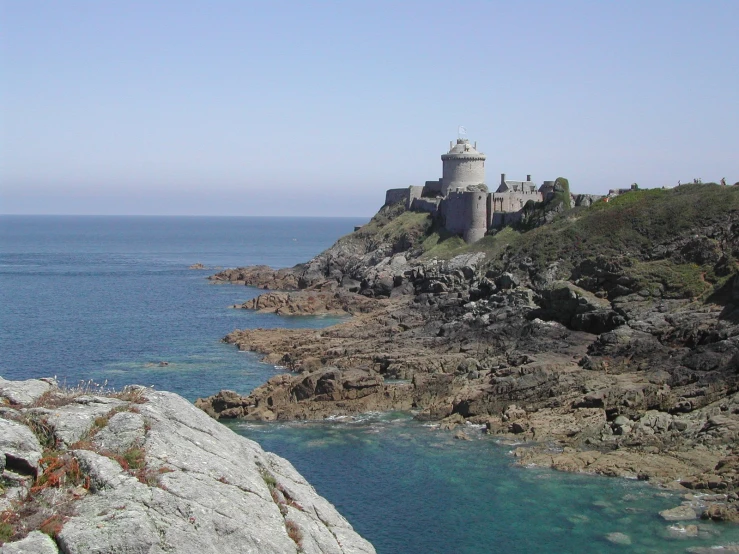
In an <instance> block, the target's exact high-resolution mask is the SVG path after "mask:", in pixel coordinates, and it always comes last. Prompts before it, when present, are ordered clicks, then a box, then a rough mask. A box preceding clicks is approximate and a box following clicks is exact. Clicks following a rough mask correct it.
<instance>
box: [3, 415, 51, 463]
mask: <svg viewBox="0 0 739 554" xmlns="http://www.w3.org/2000/svg"><path fill="white" fill-rule="evenodd" d="M42 452H43V449H42V448H41V444H40V443H39V441H38V439H37V438H36V435H34V434H33V432H32V431H31V429H29V428H28V427H26V426H25V425H23V424H21V423H18V422H17V421H11V420H8V419H3V418H0V473H1V472H2V470H4V469H5V467H6V465H7V466H9V467H8V469H12V470H13V471H16V472H18V473H22V474H31V475H35V473H36V471H37V469H38V462H39V460H40V459H41V456H42Z"/></svg>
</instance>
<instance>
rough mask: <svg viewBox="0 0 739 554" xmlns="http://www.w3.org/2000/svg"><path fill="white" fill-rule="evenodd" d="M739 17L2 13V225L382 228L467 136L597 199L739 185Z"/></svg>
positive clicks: (325, 5)
mask: <svg viewBox="0 0 739 554" xmlns="http://www.w3.org/2000/svg"><path fill="white" fill-rule="evenodd" d="M738 21H739V2H737V1H735V0H729V1H725V2H718V1H716V2H710V1H706V2H704V1H701V2H698V1H694V2H681V1H677V0H670V1H664V2H662V1H643V0H640V1H633V2H632V1H618V2H593V1H585V2H569V1H564V0H559V1H557V2H554V1H546V2H511V1H501V2H497V1H490V2H475V1H471V0H467V1H464V2H459V1H451V0H447V1H445V2H428V1H425V2H406V1H403V2H400V1H397V0H396V1H395V2H377V1H373V2H369V1H368V2H358V1H337V2H272V1H264V0H262V1H259V2H247V1H208V2H206V1H202V2H195V1H184V0H177V1H158V2H151V1H148V0H147V1H133V0H126V1H121V2H100V1H90V2H78V1H52V0H49V1H46V2H38V1H33V0H23V1H21V0H0V213H6V214H7V213H57V214H64V213H66V214H209V215H218V214H223V215H371V214H372V213H374V212H375V211H376V209H377V208H378V207H379V206H380V205H381V204H382V202H383V200H384V193H385V189H387V188H391V187H404V186H408V185H411V184H416V185H420V184H423V181H425V180H427V179H436V178H438V177H439V176H440V175H441V161H440V159H439V156H440V155H441V154H442V153H444V152H445V151H446V150H447V149H448V145H449V140H451V139H456V137H457V127H458V126H459V125H464V126H465V127H466V128H467V131H468V136H469V138H470V139H471V140H477V142H478V147H479V149H480V150H482V151H483V152H485V153H486V154H487V156H488V162H487V164H486V169H487V182H488V184H489V185H497V183H498V181H499V179H500V173H502V172H505V173H506V174H508V176H509V177H510V178H519V179H520V178H525V175H526V174H528V173H530V174H532V175H533V178H534V180H535V181H537V182H541V181H543V180H548V179H553V178H555V177H557V176H564V177H568V178H569V180H570V184H571V188H572V190H574V191H576V192H591V193H598V192H605V191H607V189H608V188H613V187H621V186H628V185H629V184H630V183H632V182H638V183H639V185H640V186H642V187H654V186H662V185H670V186H671V185H675V184H677V181H678V180H682V181H683V182H685V181H688V180H692V179H693V178H702V179H703V180H704V181H709V180H713V181H717V180H719V179H721V178H722V177H726V179H727V181H729V182H730V183H734V182H735V181H739V132H738V131H739V46H738V45H737V31H736V26H737V22H738Z"/></svg>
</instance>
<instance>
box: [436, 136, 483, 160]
mask: <svg viewBox="0 0 739 554" xmlns="http://www.w3.org/2000/svg"><path fill="white" fill-rule="evenodd" d="M486 157H487V156H485V154H483V153H482V152H478V151H477V150H475V147H474V146H472V145H471V144H470V141H469V140H467V139H461V138H460V139H457V144H454V145H453V146H452V147H451V148H450V149H449V152H447V153H446V154H442V156H441V159H442V160H448V159H457V158H474V159H477V160H484V159H485V158H486Z"/></svg>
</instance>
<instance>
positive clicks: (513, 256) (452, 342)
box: [198, 185, 739, 520]
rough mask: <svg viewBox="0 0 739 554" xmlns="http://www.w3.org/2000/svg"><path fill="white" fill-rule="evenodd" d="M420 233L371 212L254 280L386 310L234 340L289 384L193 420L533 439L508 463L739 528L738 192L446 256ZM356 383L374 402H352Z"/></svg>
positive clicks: (691, 192)
mask: <svg viewBox="0 0 739 554" xmlns="http://www.w3.org/2000/svg"><path fill="white" fill-rule="evenodd" d="M393 210H395V211H393ZM420 216H421V214H408V213H402V210H400V209H399V208H398V206H394V207H392V208H383V210H381V211H380V213H378V215H377V216H376V217H375V218H373V221H372V222H370V224H368V225H365V226H364V227H362V228H361V229H360V231H357V232H355V233H353V234H351V235H348V236H347V237H343V238H342V239H340V240H339V241H338V242H337V243H336V244H335V245H334V246H333V247H331V248H330V249H328V250H326V251H325V252H323V253H321V254H319V255H318V256H316V257H315V258H314V259H313V260H311V261H310V262H308V263H306V264H303V265H300V266H296V267H295V268H292V269H290V270H280V271H279V272H274V277H273V278H271V277H269V276H268V275H266V274H265V273H264V271H263V270H259V271H257V273H258V274H259V275H260V278H259V282H260V283H265V284H268V283H277V282H284V281H286V280H287V279H286V275H287V274H290V273H291V274H292V275H293V281H292V282H294V283H296V286H297V287H298V288H301V289H309V288H310V287H311V286H316V284H317V283H325V282H328V283H331V286H332V287H333V288H334V290H342V289H343V290H344V291H346V293H357V294H359V295H362V296H366V297H369V298H374V299H378V298H380V299H382V301H381V303H379V304H377V305H376V306H375V307H374V309H372V308H371V309H370V310H369V311H366V312H363V311H361V310H357V311H356V312H355V315H354V317H353V318H352V319H351V320H349V321H346V322H343V323H341V324H339V325H335V326H333V327H329V328H327V329H323V330H307V329H290V330H288V329H251V330H242V331H234V332H232V333H230V334H229V335H228V336H226V337H225V339H224V340H225V341H226V342H228V343H232V344H235V345H237V346H238V347H239V348H241V349H244V350H252V351H256V352H259V353H261V354H262V355H263V356H264V360H265V361H266V362H268V363H273V364H277V365H282V366H284V367H286V368H287V369H289V370H290V371H293V372H296V373H298V375H287V376H278V377H275V378H273V379H271V380H270V382H269V383H267V384H266V385H264V386H262V387H260V388H258V389H256V390H255V391H253V392H252V393H251V394H249V395H246V396H240V395H238V394H236V393H233V392H229V393H222V394H221V395H215V396H214V397H211V398H208V399H202V400H200V401H199V402H198V405H199V406H201V407H202V408H203V409H205V410H206V411H208V413H210V414H212V415H214V416H215V417H247V418H253V419H290V418H305V417H316V418H317V417H324V416H328V415H336V414H347V413H354V412H355V411H357V410H362V409H372V410H383V409H406V408H407V407H408V406H409V405H410V406H411V408H412V409H414V410H416V411H417V417H419V418H430V419H438V420H442V419H443V421H445V422H446V421H452V420H451V419H449V418H450V417H452V418H454V417H462V418H464V419H466V420H467V421H470V422H473V423H480V424H485V425H486V428H487V430H488V432H489V433H491V434H494V435H499V436H501V437H506V436H510V437H511V438H515V439H516V440H520V439H525V440H526V441H530V444H531V445H532V446H529V447H527V448H524V449H521V450H518V451H517V452H516V456H517V459H518V460H519V462H520V463H522V464H530V463H534V464H544V465H548V466H551V467H555V468H557V469H563V470H568V471H587V472H593V473H600V474H605V475H614V476H624V477H632V478H640V479H647V480H650V481H652V482H655V483H662V484H665V485H670V486H672V484H674V483H675V482H677V483H678V485H677V486H679V487H682V488H683V489H685V490H698V491H701V493H709V494H710V495H716V503H715V507H713V508H711V507H710V505H706V506H703V508H701V510H700V513H702V514H703V516H704V517H710V518H712V519H730V520H735V519H739V516H737V513H738V510H737V509H738V508H739V503H737V502H736V499H737V494H739V481H738V480H737V475H738V473H737V472H738V471H739V464H738V463H737V460H738V459H739V451H737V450H736V444H737V440H738V439H739V434H738V433H739V396H738V395H739V265H738V264H737V261H736V260H738V259H739V191H738V190H736V189H729V188H726V187H718V186H713V185H706V186H701V185H698V186H692V185H691V186H687V187H680V188H678V189H675V190H666V191H663V190H653V191H632V192H629V193H627V194H625V195H623V196H620V197H618V198H615V199H613V200H612V201H611V202H609V203H607V204H606V203H597V204H594V205H593V206H592V207H579V208H575V209H572V210H569V211H563V212H562V213H560V214H555V215H554V216H553V217H552V218H551V221H549V222H548V223H546V224H542V225H541V226H540V227H535V228H531V227H527V226H525V225H522V227H521V229H519V230H518V231H516V230H512V229H504V230H502V231H501V232H499V233H497V234H495V235H494V236H490V237H485V238H484V239H482V240H480V241H479V242H477V243H475V245H473V246H466V247H459V250H455V249H457V246H454V244H456V243H453V241H452V242H450V243H448V244H450V245H451V246H450V247H448V249H445V248H443V247H439V244H440V242H443V241H442V237H441V236H440V235H439V234H438V233H437V234H434V233H435V231H434V229H435V228H434V223H433V222H432V221H431V220H430V219H429V220H428V221H425V222H424V221H422V220H421V219H420ZM449 240H451V239H449ZM435 251H437V252H440V253H443V254H444V255H445V256H447V257H448V258H449V259H437V258H433V257H432V256H431V253H433V252H435ZM457 252H458V254H459V255H457V256H453V257H452V255H453V254H454V253H457ZM440 257H441V256H440ZM239 272H240V274H246V273H248V272H244V271H243V270H239ZM356 372H360V373H361V374H363V375H365V376H366V377H365V378H366V379H369V380H373V382H375V384H374V385H373V386H371V387H366V388H364V389H363V391H362V396H361V398H349V397H347V396H346V395H347V394H348V392H349V391H350V390H351V388H350V387H349V388H345V386H344V383H345V382H351V381H352V377H351V376H352V375H355V374H356ZM344 375H346V379H344V377H343V376H344ZM397 380H401V382H397ZM327 382H330V387H324V386H323V384H324V383H327Z"/></svg>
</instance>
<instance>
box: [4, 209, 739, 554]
mask: <svg viewBox="0 0 739 554" xmlns="http://www.w3.org/2000/svg"><path fill="white" fill-rule="evenodd" d="M363 222H364V221H362V220H361V219H352V218H341V219H338V218H337V219H312V218H185V217H159V218H157V217H47V216H37V217H8V216H0V375H2V376H4V377H5V378H12V379H22V378H28V377H41V376H48V375H57V376H58V378H59V379H60V380H63V381H66V382H67V383H68V384H70V385H74V384H76V383H78V382H79V381H80V380H87V379H93V380H95V381H96V382H99V383H102V382H104V381H105V380H107V381H108V383H109V384H110V385H112V386H116V387H121V386H123V385H125V384H127V383H141V384H146V385H154V386H155V387H156V388H160V389H166V390H172V391H175V392H178V393H179V394H182V395H183V396H185V397H187V398H190V399H195V398H196V397H198V396H206V395H209V394H212V393H214V392H216V391H218V390H220V389H222V388H229V389H234V390H237V391H239V392H244V393H245V392H248V391H249V390H251V389H252V388H253V387H255V386H257V385H259V384H261V383H263V382H264V381H265V380H266V379H268V378H269V376H271V375H273V374H275V373H276V372H277V371H276V370H275V369H274V368H272V367H271V366H268V365H266V364H262V363H259V362H258V361H257V358H256V357H255V356H254V355H252V354H245V353H240V352H238V351H237V350H236V349H235V348H233V347H232V346H229V345H225V344H222V343H221V342H220V339H221V338H222V337H223V336H224V335H225V334H227V333H228V332H230V331H232V330H233V329H235V328H246V327H252V328H253V327H277V326H281V327H306V326H309V327H323V326H325V325H330V324H331V323H333V322H334V321H336V319H331V318H305V317H303V318H283V317H279V316H274V315H259V314H254V313H252V312H247V311H243V310H232V309H229V308H228V306H229V305H232V304H235V303H237V302H243V301H244V300H247V299H248V298H251V297H253V296H255V295H257V294H258V293H259V291H257V290H255V289H249V288H247V287H236V286H231V285H213V284H210V283H209V282H208V281H207V280H206V279H205V277H206V276H207V275H209V274H210V272H208V271H192V270H188V269H187V267H188V266H189V265H190V264H192V263H195V262H201V263H203V264H206V265H208V266H216V265H218V266H224V267H233V266H237V265H247V264H257V263H264V264H268V265H271V266H273V267H283V266H291V265H294V264H295V263H298V262H301V261H305V260H308V259H310V258H311V257H312V256H314V255H315V254H317V253H318V252H319V251H321V250H322V249H324V248H326V247H328V246H329V245H330V244H332V243H333V242H334V240H335V239H336V238H338V237H339V236H340V235H342V234H345V233H348V232H350V231H351V230H352V228H353V226H354V225H357V224H361V223H363ZM160 361H167V362H169V364H170V365H169V366H167V367H159V366H158V365H157V364H158V362H160ZM232 427H233V428H234V429H235V430H236V431H238V432H240V433H242V434H244V435H245V436H247V437H250V438H252V439H254V440H257V441H258V442H259V443H260V444H262V446H264V447H265V448H266V449H268V450H272V451H274V452H276V453H278V454H280V455H282V456H285V457H286V458H288V459H289V460H290V461H291V462H292V463H293V464H294V465H295V466H296V467H297V468H298V470H299V471H300V472H301V473H303V475H305V476H306V478H308V479H309V480H310V481H311V483H312V484H313V485H314V486H315V487H316V488H317V490H318V491H319V492H320V493H321V494H322V495H324V496H325V497H327V498H328V499H329V500H330V501H331V502H333V503H334V504H335V505H336V506H337V507H338V508H339V510H340V511H341V512H342V513H343V514H344V515H345V516H346V517H347V518H348V519H349V521H350V522H351V523H352V524H353V525H354V526H355V528H356V529H357V530H358V531H359V532H360V533H362V534H363V535H364V536H365V537H367V538H368V539H369V540H371V541H372V542H373V544H375V546H376V547H377V550H378V552H380V553H384V554H391V553H429V552H439V553H442V552H443V553H447V552H460V553H472V552H475V553H477V552H520V553H528V552H535V553H540V552H681V551H684V549H685V548H687V547H688V546H692V545H710V544H717V543H726V542H728V541H730V540H735V541H737V540H739V529H737V528H736V527H729V526H720V525H715V524H714V525H709V526H708V527H706V529H709V530H710V532H712V533H718V536H717V537H716V538H715V539H713V540H709V539H700V540H691V541H686V540H675V539H671V538H669V537H668V531H667V530H668V527H669V525H668V524H667V523H665V522H664V521H662V520H661V519H660V518H659V517H658V516H657V515H656V512H657V511H658V510H660V509H664V508H667V507H671V506H674V505H675V504H676V503H677V499H676V498H675V497H671V496H670V495H669V494H667V493H662V492H660V491H658V490H656V489H654V488H651V487H649V486H647V485H645V484H643V483H637V482H631V481H625V480H619V479H606V478H597V477H590V476H583V475H568V474H562V473H556V472H552V471H549V470H542V469H521V468H516V467H513V466H512V459H511V457H510V455H509V454H508V451H509V450H510V448H511V447H509V446H505V445H500V444H498V443H496V442H495V441H493V440H491V439H489V438H485V437H482V436H481V435H476V434H475V432H474V431H470V434H475V436H476V437H481V438H480V439H479V440H474V441H470V442H467V441H458V440H455V439H453V438H452V434H451V433H449V432H442V431H438V430H435V429H433V428H431V427H428V426H423V425H421V424H419V423H417V422H414V421H412V420H411V419H410V418H409V416H407V415H403V414H386V415H383V416H372V417H365V418H361V419H360V420H349V419H344V420H340V421H334V422H322V423H295V424H245V423H243V422H242V423H235V424H232ZM612 532H623V533H626V534H628V535H629V536H630V537H631V540H632V544H631V545H630V546H622V545H614V544H612V543H610V542H608V541H606V540H605V538H604V537H605V535H606V534H607V533H612Z"/></svg>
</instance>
